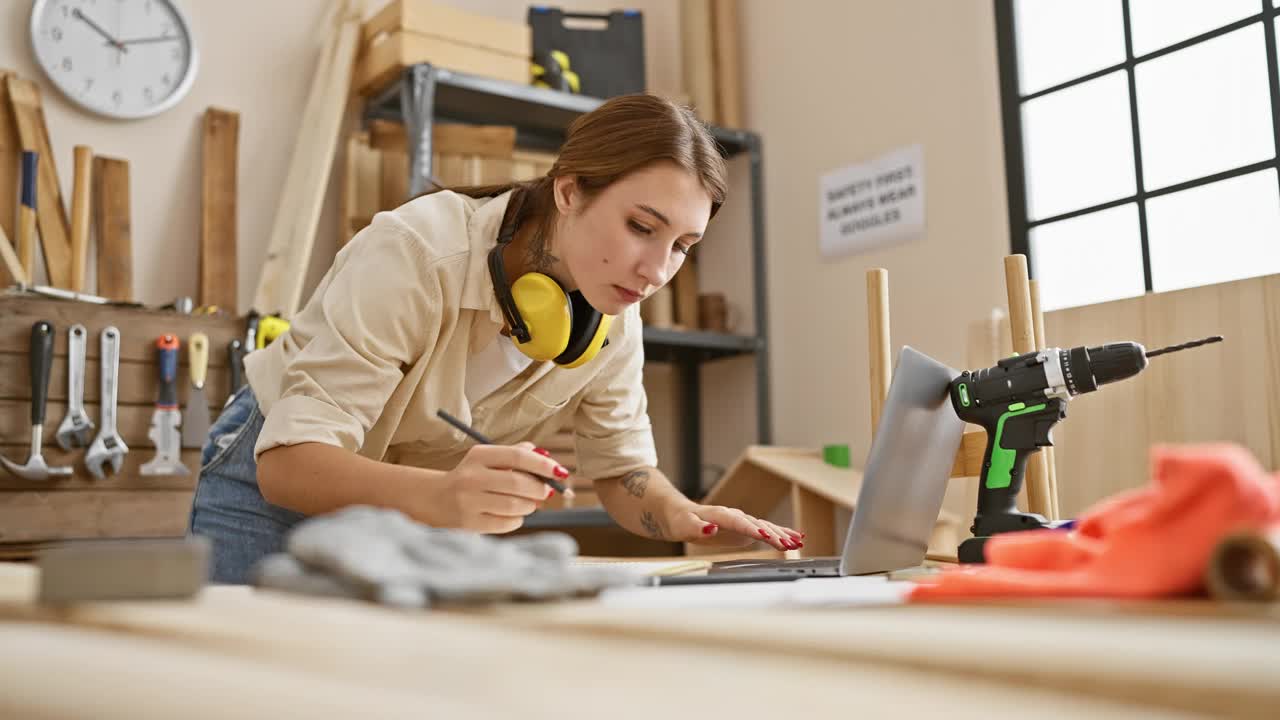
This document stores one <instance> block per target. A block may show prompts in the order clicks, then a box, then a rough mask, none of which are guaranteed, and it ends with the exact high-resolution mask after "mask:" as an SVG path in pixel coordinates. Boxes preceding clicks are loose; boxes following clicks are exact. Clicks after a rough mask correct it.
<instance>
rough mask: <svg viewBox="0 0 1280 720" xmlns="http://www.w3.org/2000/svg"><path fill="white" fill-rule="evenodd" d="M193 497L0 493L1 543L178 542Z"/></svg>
mask: <svg viewBox="0 0 1280 720" xmlns="http://www.w3.org/2000/svg"><path fill="white" fill-rule="evenodd" d="M191 496H192V493H191V491H188V490H149V491H134V492H119V491H113V490H68V491H66V492H59V493H48V492H41V491H27V492H5V493H0V542H5V543H9V542H38V541H42V540H62V539H70V538H109V537H179V536H182V535H185V534H186V530H187V517H188V515H189V514H190V511H191ZM51 500H52V501H51Z"/></svg>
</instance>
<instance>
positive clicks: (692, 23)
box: [680, 0, 719, 123]
mask: <svg viewBox="0 0 1280 720" xmlns="http://www.w3.org/2000/svg"><path fill="white" fill-rule="evenodd" d="M711 28H712V18H711V0H681V2H680V40H681V55H682V57H683V60H684V89H685V92H686V93H688V94H689V102H690V104H691V105H692V106H693V109H694V110H695V111H696V112H697V113H698V117H700V118H702V119H703V120H704V121H706V122H709V123H715V122H718V120H719V118H718V117H717V116H716V75H715V45H714V42H713V40H712V37H713V36H712V29H711Z"/></svg>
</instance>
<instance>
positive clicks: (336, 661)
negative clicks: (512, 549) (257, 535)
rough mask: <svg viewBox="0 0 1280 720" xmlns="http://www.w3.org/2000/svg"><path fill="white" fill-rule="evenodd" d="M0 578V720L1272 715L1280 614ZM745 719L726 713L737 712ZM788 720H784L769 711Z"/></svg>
mask: <svg viewBox="0 0 1280 720" xmlns="http://www.w3.org/2000/svg"><path fill="white" fill-rule="evenodd" d="M36 573H37V570H36V568H35V566H32V565H21V564H2V563H0V647H3V648H4V650H5V652H4V653H3V655H2V656H0V657H2V660H0V716H3V717H41V718H64V717H92V718H103V719H106V718H130V719H131V720H133V719H137V718H147V717H156V718H166V719H170V718H175V717H182V718H205V717H208V718H225V717H307V718H317V717H341V718H354V717H360V718H375V717H376V718H385V717H428V716H430V717H446V718H487V717H494V718H511V717H530V718H543V717H545V718H558V719H562V718H577V717H583V718H587V717H590V718H601V717H605V718H642V717H643V718H653V717H672V718H692V717H696V716H706V715H709V714H714V715H715V716H717V717H748V713H749V716H750V717H752V718H762V717H795V718H812V717H849V716H858V717H889V716H891V715H892V716H894V717H931V716H946V717H948V718H963V717H975V718H977V717H981V718H988V719H989V718H998V717H1001V716H1009V717H1014V716H1018V715H1026V714H1034V715H1036V716H1038V717H1068V716H1069V717H1073V718H1081V717H1088V718H1108V717H1125V718H1132V717H1139V716H1144V717H1145V716H1183V717H1185V716H1186V715H1188V714H1211V715H1214V716H1218V717H1227V716H1234V717H1275V711H1276V708H1277V707H1280V662H1277V658H1278V657H1280V607H1277V606H1267V605H1261V606H1260V605H1255V606H1228V605H1222V604H1211V603H1210V602H1208V601H1195V600H1184V601H1176V602H1174V601H1170V602H1159V603H1128V604H1125V603H1114V602H1102V601H1088V602H1079V601H1077V602H1040V603H1028V602H1018V603H999V604H992V603H986V604H972V605H962V604H952V605H930V606H916V605H909V606H893V607H864V608H856V609H852V608H851V609H840V610H821V611H813V610H810V611H799V610H774V611H750V610H740V611H723V610H715V611H710V610H709V611H682V612H680V613H678V614H673V613H669V612H653V611H628V612H620V611H618V610H617V609H613V608H607V607H603V606H601V605H599V604H596V603H594V602H592V601H590V600H582V601H572V602H561V603H547V604H506V605H498V606H492V607H487V608H483V609H476V610H467V611H458V610H452V611H433V612H422V611H415V612H409V611H401V610H392V609H388V608H383V607H378V606H372V605H367V604H362V603H356V602H350V601H338V600H326V599H317V598H308V597H301V596H294V595H285V594H279V593H273V592H267V591H260V590H255V589H252V588H248V587H237V586H215V587H207V588H205V589H204V590H203V591H202V592H201V594H200V595H199V596H198V597H197V598H196V599H194V600H191V601H185V602H177V601H164V602H127V603H98V604H87V605H81V606H77V607H75V608H71V609H64V610H58V609H53V608H48V607H41V606H38V605H36V604H34V602H33V601H32V598H33V597H34V593H35V588H36V585H37V577H38V576H37V574H36ZM739 713H742V714H739ZM784 714H785V715H784Z"/></svg>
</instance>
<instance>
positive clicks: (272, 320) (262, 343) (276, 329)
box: [256, 315, 289, 350]
mask: <svg viewBox="0 0 1280 720" xmlns="http://www.w3.org/2000/svg"><path fill="white" fill-rule="evenodd" d="M288 329H289V321H288V320H285V319H284V318H282V317H279V316H277V315H263V316H262V318H261V319H260V320H259V321H258V334H257V348H256V349H257V350H261V349H262V348H264V347H266V346H267V345H270V344H271V341H272V340H275V339H276V338H278V337H280V336H281V335H283V334H284V333H285V332H286V331H287V330H288Z"/></svg>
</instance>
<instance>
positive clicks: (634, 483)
mask: <svg viewBox="0 0 1280 720" xmlns="http://www.w3.org/2000/svg"><path fill="white" fill-rule="evenodd" d="M622 487H624V488H626V489H627V492H629V493H631V494H632V495H635V496H636V497H638V498H642V497H644V491H645V490H647V489H648V488H649V471H648V470H636V471H634V472H629V473H627V475H626V477H624V478H622Z"/></svg>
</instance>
